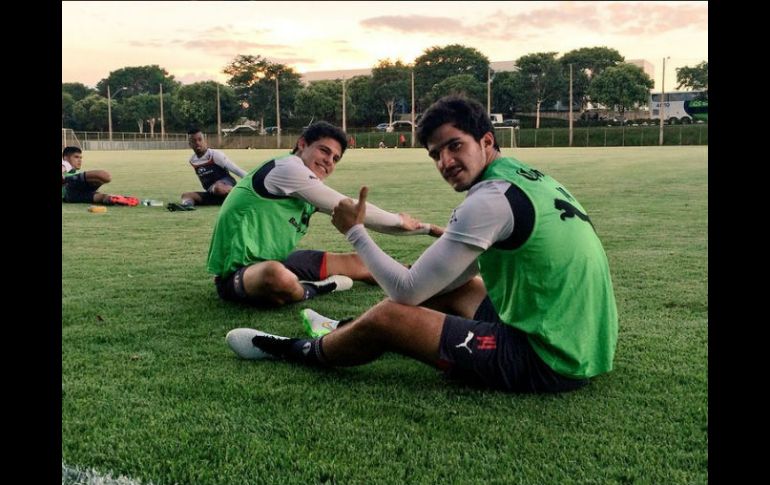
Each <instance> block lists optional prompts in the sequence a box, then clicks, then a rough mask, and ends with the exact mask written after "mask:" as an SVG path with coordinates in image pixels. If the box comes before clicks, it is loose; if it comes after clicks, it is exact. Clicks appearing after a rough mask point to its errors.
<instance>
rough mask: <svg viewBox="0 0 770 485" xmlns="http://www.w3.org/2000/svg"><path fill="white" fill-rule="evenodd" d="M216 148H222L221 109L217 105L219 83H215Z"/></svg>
mask: <svg viewBox="0 0 770 485" xmlns="http://www.w3.org/2000/svg"><path fill="white" fill-rule="evenodd" d="M217 148H222V109H221V107H220V106H219V83H217Z"/></svg>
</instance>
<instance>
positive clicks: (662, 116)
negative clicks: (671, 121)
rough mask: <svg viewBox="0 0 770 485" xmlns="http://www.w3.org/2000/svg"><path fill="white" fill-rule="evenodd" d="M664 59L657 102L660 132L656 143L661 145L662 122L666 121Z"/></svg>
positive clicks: (664, 60) (664, 59)
mask: <svg viewBox="0 0 770 485" xmlns="http://www.w3.org/2000/svg"><path fill="white" fill-rule="evenodd" d="M666 59H668V57H664V58H663V75H662V79H661V81H660V103H659V104H658V113H660V134H659V135H658V145H660V146H663V124H664V123H665V122H666V116H665V114H664V113H665V102H664V101H665V98H666Z"/></svg>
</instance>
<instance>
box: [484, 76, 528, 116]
mask: <svg viewBox="0 0 770 485" xmlns="http://www.w3.org/2000/svg"><path fill="white" fill-rule="evenodd" d="M524 91H525V82H524V76H522V74H521V73H519V72H518V71H505V72H498V73H497V74H495V77H494V78H492V110H493V111H494V112H496V113H503V114H504V115H506V116H513V115H515V114H516V112H517V111H521V110H522V109H523V108H524V105H525V104H526V95H525V94H524Z"/></svg>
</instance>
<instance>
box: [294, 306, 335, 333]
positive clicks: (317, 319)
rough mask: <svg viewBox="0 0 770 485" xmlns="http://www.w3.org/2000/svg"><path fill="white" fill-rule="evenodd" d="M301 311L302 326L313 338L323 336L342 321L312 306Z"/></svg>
mask: <svg viewBox="0 0 770 485" xmlns="http://www.w3.org/2000/svg"><path fill="white" fill-rule="evenodd" d="M299 313H300V315H302V326H303V327H304V328H305V332H307V334H308V335H310V336H311V337H313V338H318V337H323V336H324V335H326V334H327V333H329V332H331V331H332V330H335V329H336V328H337V325H339V323H340V322H339V321H338V320H332V319H331V318H327V317H325V316H323V315H321V314H320V313H318V312H316V311H313V310H311V309H310V308H305V309H304V310H302V311H301V312H299Z"/></svg>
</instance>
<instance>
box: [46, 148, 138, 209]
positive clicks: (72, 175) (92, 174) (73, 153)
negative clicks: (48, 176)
mask: <svg viewBox="0 0 770 485" xmlns="http://www.w3.org/2000/svg"><path fill="white" fill-rule="evenodd" d="M82 163H83V151H82V150H81V149H80V148H78V147H71V146H70V147H64V150H63V151H62V153H61V200H62V202H68V203H86V204H102V205H127V206H135V205H139V199H137V198H136V197H126V196H123V195H110V194H102V193H100V192H97V190H99V187H101V186H102V185H104V184H107V183H110V181H111V180H112V176H111V175H110V173H109V172H108V171H106V170H89V171H87V172H86V171H82V172H81V171H80V166H81V164H82Z"/></svg>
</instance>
